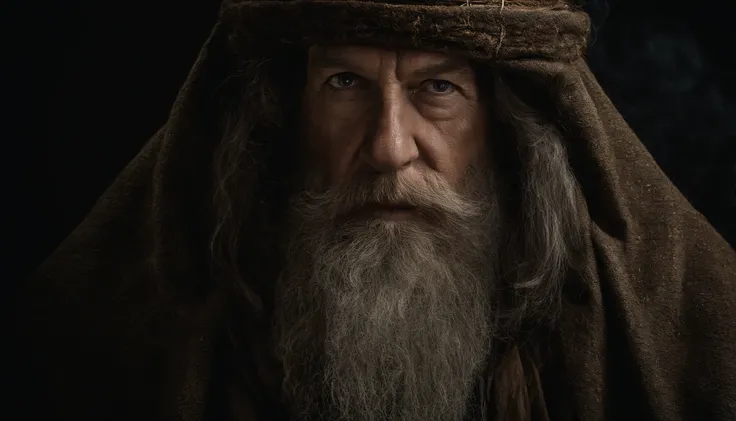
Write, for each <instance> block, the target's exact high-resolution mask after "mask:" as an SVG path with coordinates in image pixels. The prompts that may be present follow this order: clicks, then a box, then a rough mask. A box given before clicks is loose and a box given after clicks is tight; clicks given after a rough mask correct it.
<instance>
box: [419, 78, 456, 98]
mask: <svg viewBox="0 0 736 421" xmlns="http://www.w3.org/2000/svg"><path fill="white" fill-rule="evenodd" d="M422 89H423V90H425V91H427V92H429V93H431V94H437V95H444V94H450V93H452V92H455V85H453V84H452V82H448V81H446V80H439V79H436V80H427V81H425V82H424V83H422Z"/></svg>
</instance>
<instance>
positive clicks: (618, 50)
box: [0, 0, 736, 285]
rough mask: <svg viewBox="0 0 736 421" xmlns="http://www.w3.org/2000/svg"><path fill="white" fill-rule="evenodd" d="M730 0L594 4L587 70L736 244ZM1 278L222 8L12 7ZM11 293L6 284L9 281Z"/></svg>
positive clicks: (26, 260)
mask: <svg viewBox="0 0 736 421" xmlns="http://www.w3.org/2000/svg"><path fill="white" fill-rule="evenodd" d="M728 3H729V2H727V1H726V0H716V1H711V2H708V3H707V5H706V3H703V2H693V1H691V2H689V3H684V2H682V3H679V2H675V1H652V0H636V1H625V0H619V1H615V0H611V1H589V2H588V4H587V6H586V7H587V9H588V11H589V12H590V14H591V16H592V18H593V23H594V33H593V37H592V40H591V48H590V51H589V62H590V64H591V67H592V69H593V70H594V72H595V73H596V75H597V76H598V78H599V80H600V81H601V84H602V85H603V87H604V88H605V89H606V91H607V92H608V93H609V95H610V96H611V98H612V100H613V101H614V103H615V104H616V105H617V107H618V108H619V110H620V111H621V112H622V114H623V115H624V117H625V118H626V119H627V121H628V122H629V123H630V124H631V125H632V126H633V128H634V129H635V131H636V132H637V133H638V134H639V136H640V138H641V139H642V141H643V142H644V143H645V145H646V146H647V147H648V148H649V150H650V151H651V152H652V154H653V155H654V157H655V159H656V160H657V161H658V163H659V164H660V165H661V166H662V168H663V169H664V170H665V172H666V173H667V174H668V175H669V176H670V177H671V178H672V180H673V181H674V182H675V184H676V185H677V186H678V187H679V188H680V189H681V190H682V191H683V193H685V195H686V196H687V197H688V198H689V199H690V201H691V202H692V203H693V204H694V205H695V207H696V208H698V209H699V210H700V211H701V212H703V213H704V214H705V215H706V216H707V217H708V219H709V220H710V221H711V223H712V224H713V225H714V226H715V227H716V228H717V229H718V230H719V231H720V232H721V233H722V234H723V235H724V236H725V237H726V238H727V239H728V240H729V241H730V242H731V244H736V224H735V223H734V218H735V217H736V80H735V78H734V75H736V29H735V28H736V20H734V16H733V12H731V10H732V5H729V4H728ZM5 5H6V6H11V8H12V10H6V11H5V12H2V13H0V14H1V15H2V16H1V17H0V19H2V20H3V22H0V24H1V25H2V26H1V29H0V31H2V34H1V35H2V40H3V41H2V42H3V44H4V45H5V46H4V47H3V54H2V58H0V60H2V63H3V66H2V69H0V71H1V72H2V73H3V85H4V88H3V92H2V102H3V103H6V105H7V106H6V107H5V110H6V111H4V112H2V114H1V115H3V120H5V121H4V126H5V129H4V130H3V133H5V134H6V136H4V139H3V140H2V148H3V149H2V151H3V152H2V153H3V156H4V158H5V159H4V160H3V163H4V165H3V170H4V172H7V174H6V175H5V177H3V179H4V180H5V182H6V186H7V187H6V189H5V194H4V195H3V196H4V197H5V199H6V202H5V205H4V206H3V207H4V208H5V209H6V211H7V210H9V211H10V212H9V213H6V215H9V216H6V217H4V218H3V219H4V222H5V223H6V229H5V233H4V235H3V240H4V241H5V242H6V244H7V245H6V247H5V248H6V251H5V253H3V256H5V259H4V260H6V263H5V264H3V265H2V267H3V272H4V273H3V278H2V279H4V280H5V279H9V280H11V284H10V285H16V283H15V281H16V280H18V279H22V278H24V277H25V276H27V274H28V273H29V272H30V271H31V270H32V269H33V268H34V267H35V266H37V265H38V264H39V263H40V262H41V261H42V260H43V259H44V257H46V256H47V255H48V254H49V253H51V252H52V251H53V249H54V248H55V247H56V246H57V245H58V244H59V242H60V241H61V240H62V239H63V238H64V237H65V236H66V235H68V233H69V232H70V231H71V230H72V229H73V228H74V227H75V226H76V225H77V224H79V222H81V220H82V218H83V217H84V216H85V214H86V213H87V212H88V211H89V209H90V208H91V207H92V205H93V204H94V202H95V200H96V199H97V197H98V196H99V195H100V194H101V193H102V192H103V191H104V189H105V188H106V187H107V186H108V185H109V184H110V183H111V182H112V180H113V179H114V177H115V176H116V174H117V173H118V172H119V171H120V170H121V169H122V168H123V167H124V166H125V164H126V163H127V162H128V161H129V160H130V159H131V158H132V157H133V156H134V155H135V154H136V153H137V152H138V150H139V149H140V147H141V146H142V145H143V143H144V142H145V141H146V140H147V139H148V138H149V137H150V136H151V135H152V134H153V133H154V132H155V130H156V129H157V128H158V127H159V126H160V125H162V124H163V123H164V122H165V121H166V118H167V114H168V111H169V108H170V106H171V104H172V102H173V100H174V97H175V95H176V93H177V91H178V88H179V86H180V85H181V84H182V83H183V81H184V79H185V77H186V75H187V73H188V71H189V68H190V66H191V65H192V64H193V62H194V59H195V57H196V55H197V52H198V50H199V48H200V46H201V45H202V43H203V41H204V39H205V38H206V36H207V34H208V32H209V30H210V28H211V26H212V25H213V23H214V21H215V19H216V17H217V8H218V2H217V1H214V0H208V1H204V0H190V1H189V2H187V1H181V0H176V1H174V0H148V1H125V2H101V1H91V0H88V1H72V0H63V1H62V0H57V1H50V0H39V1H33V2H31V1H23V2H20V1H16V2H15V3H6V4H5ZM6 285H8V284H6Z"/></svg>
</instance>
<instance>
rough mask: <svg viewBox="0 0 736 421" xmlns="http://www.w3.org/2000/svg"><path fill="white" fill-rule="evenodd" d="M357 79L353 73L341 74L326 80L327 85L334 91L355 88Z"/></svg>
mask: <svg viewBox="0 0 736 421" xmlns="http://www.w3.org/2000/svg"><path fill="white" fill-rule="evenodd" d="M359 78H360V76H358V75H356V74H355V73H350V72H342V73H338V74H336V75H332V76H330V78H329V79H327V84H328V85H329V86H330V87H332V88H334V89H347V88H352V87H354V86H356V85H357V84H358V80H359Z"/></svg>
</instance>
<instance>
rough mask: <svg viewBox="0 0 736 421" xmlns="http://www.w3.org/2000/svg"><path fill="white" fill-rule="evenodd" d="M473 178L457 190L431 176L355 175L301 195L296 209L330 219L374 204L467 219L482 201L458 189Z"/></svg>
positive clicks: (473, 178)
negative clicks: (321, 189)
mask: <svg viewBox="0 0 736 421" xmlns="http://www.w3.org/2000/svg"><path fill="white" fill-rule="evenodd" d="M476 175H477V174H476V173H470V172H469V173H468V175H466V177H464V182H463V183H461V185H460V186H459V187H460V188H455V187H453V186H452V185H451V184H450V183H449V182H448V181H447V179H445V178H444V177H443V176H442V175H440V174H438V173H433V172H429V173H425V174H422V175H421V176H408V175H405V174H403V173H398V172H393V173H382V174H359V175H356V176H354V177H352V178H351V179H349V180H347V181H346V182H343V183H340V184H338V185H335V186H333V187H331V188H329V189H327V190H325V191H322V192H316V191H310V190H306V191H304V192H303V193H302V194H301V195H298V197H297V199H296V201H297V202H298V203H297V204H296V208H297V209H299V210H300V212H301V213H302V214H305V213H306V214H311V213H312V212H315V213H319V214H321V215H323V216H328V217H329V218H331V219H338V218H342V217H345V216H346V215H350V214H351V213H354V212H356V211H359V210H360V209H362V208H365V207H367V206H371V205H376V204H378V205H388V206H395V207H406V208H414V209H416V210H418V211H419V212H420V213H424V214H427V215H435V216H441V215H452V216H454V217H459V218H463V219H465V218H471V217H476V216H478V214H479V213H480V212H481V209H483V208H484V206H482V198H481V197H480V196H479V195H478V194H474V189H467V188H466V189H463V188H462V187H466V184H467V183H468V182H476V181H478V177H477V176H476ZM325 212H326V213H327V215H325ZM304 216H308V215H304Z"/></svg>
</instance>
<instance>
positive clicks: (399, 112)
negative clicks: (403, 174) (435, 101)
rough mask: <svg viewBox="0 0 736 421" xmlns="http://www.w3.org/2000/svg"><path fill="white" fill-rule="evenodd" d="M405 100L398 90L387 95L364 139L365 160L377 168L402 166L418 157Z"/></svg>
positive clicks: (400, 167) (379, 170)
mask: <svg viewBox="0 0 736 421" xmlns="http://www.w3.org/2000/svg"><path fill="white" fill-rule="evenodd" d="M405 102H406V100H405V99H403V98H402V97H401V94H400V93H397V94H393V95H388V97H387V98H385V99H384V100H383V101H382V107H381V109H380V111H379V112H378V119H377V122H376V130H375V132H374V135H373V137H372V139H369V141H368V142H366V145H365V153H364V155H365V157H366V161H367V162H368V164H369V165H370V166H371V167H372V168H373V169H374V170H376V171H378V172H394V171H397V170H400V169H403V168H406V167H408V166H410V165H411V164H412V162H414V161H415V160H417V158H418V157H419V148H418V147H417V144H416V141H415V139H414V136H413V132H412V130H411V124H410V117H411V116H410V113H409V112H408V111H409V110H407V106H408V105H407V104H405Z"/></svg>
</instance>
